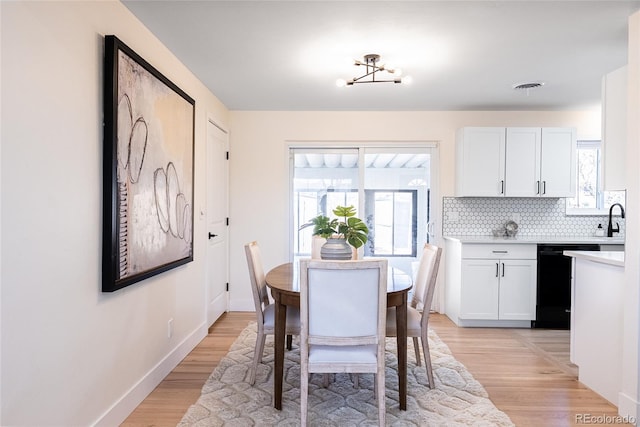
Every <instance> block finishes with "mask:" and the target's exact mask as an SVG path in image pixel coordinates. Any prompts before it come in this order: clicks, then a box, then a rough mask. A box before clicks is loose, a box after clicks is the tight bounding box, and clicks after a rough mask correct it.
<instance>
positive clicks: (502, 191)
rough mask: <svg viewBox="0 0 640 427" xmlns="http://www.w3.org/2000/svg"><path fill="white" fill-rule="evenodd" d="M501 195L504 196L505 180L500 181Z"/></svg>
mask: <svg viewBox="0 0 640 427" xmlns="http://www.w3.org/2000/svg"><path fill="white" fill-rule="evenodd" d="M500 194H504V179H503V180H502V181H500Z"/></svg>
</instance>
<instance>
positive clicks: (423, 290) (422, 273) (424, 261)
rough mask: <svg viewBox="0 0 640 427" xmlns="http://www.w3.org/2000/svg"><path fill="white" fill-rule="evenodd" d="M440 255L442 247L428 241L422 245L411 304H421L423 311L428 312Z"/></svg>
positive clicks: (417, 305)
mask: <svg viewBox="0 0 640 427" xmlns="http://www.w3.org/2000/svg"><path fill="white" fill-rule="evenodd" d="M441 255H442V248H440V247H438V246H435V245H431V244H429V243H427V244H425V245H424V249H423V250H422V256H421V257H420V264H419V266H418V273H417V274H416V281H415V283H414V291H413V297H412V298H411V306H412V307H414V308H418V307H419V306H420V305H422V310H423V313H427V314H428V313H429V309H430V308H431V302H432V301H433V294H434V291H435V287H436V281H437V279H438V269H439V268H440V257H441ZM423 318H424V316H423Z"/></svg>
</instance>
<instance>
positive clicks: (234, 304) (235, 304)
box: [229, 298, 256, 311]
mask: <svg viewBox="0 0 640 427" xmlns="http://www.w3.org/2000/svg"><path fill="white" fill-rule="evenodd" d="M229 311H256V305H255V303H254V302H253V298H251V299H233V298H231V301H229Z"/></svg>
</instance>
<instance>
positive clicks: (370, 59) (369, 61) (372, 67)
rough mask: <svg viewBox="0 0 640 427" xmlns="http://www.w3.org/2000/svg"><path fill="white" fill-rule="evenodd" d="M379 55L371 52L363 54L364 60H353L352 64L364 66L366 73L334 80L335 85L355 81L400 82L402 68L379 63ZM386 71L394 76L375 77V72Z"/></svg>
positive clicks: (349, 83)
mask: <svg viewBox="0 0 640 427" xmlns="http://www.w3.org/2000/svg"><path fill="white" fill-rule="evenodd" d="M379 61H380V55H377V54H375V53H371V54H368V55H365V56H364V61H358V60H357V59H356V60H355V63H354V65H356V66H358V67H359V66H363V67H366V73H365V74H363V75H362V76H360V77H354V78H352V79H351V80H343V79H338V80H337V81H336V86H338V87H343V86H353V85H354V84H356V83H402V81H403V79H402V78H400V75H402V70H400V69H399V68H392V67H388V66H385V65H384V64H379ZM384 71H386V72H387V73H389V74H393V75H394V78H392V79H383V80H380V79H377V78H376V73H380V72H384Z"/></svg>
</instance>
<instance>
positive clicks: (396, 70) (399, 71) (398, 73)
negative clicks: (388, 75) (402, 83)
mask: <svg viewBox="0 0 640 427" xmlns="http://www.w3.org/2000/svg"><path fill="white" fill-rule="evenodd" d="M393 74H395V75H396V76H398V77H400V76H401V75H402V68H394V69H393Z"/></svg>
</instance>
